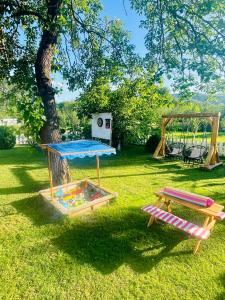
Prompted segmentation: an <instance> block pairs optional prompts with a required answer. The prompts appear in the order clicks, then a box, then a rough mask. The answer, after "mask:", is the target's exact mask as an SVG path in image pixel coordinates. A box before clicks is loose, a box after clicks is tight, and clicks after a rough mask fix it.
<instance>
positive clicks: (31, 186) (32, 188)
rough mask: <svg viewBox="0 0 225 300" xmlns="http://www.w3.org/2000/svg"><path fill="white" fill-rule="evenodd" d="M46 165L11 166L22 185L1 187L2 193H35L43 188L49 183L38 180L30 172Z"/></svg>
mask: <svg viewBox="0 0 225 300" xmlns="http://www.w3.org/2000/svg"><path fill="white" fill-rule="evenodd" d="M42 168H44V167H39V166H38V167H28V166H19V167H14V168H11V169H10V170H11V172H12V173H13V175H14V176H15V177H16V178H17V180H18V181H19V183H20V184H21V185H20V186H15V187H6V188H0V194H1V195H10V194H24V193H35V192H37V191H39V190H41V189H44V188H45V187H46V185H47V181H42V182H40V181H36V180H34V179H33V177H32V176H30V174H29V172H32V171H35V170H39V169H42Z"/></svg>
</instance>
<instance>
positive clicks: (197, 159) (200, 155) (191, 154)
mask: <svg viewBox="0 0 225 300" xmlns="http://www.w3.org/2000/svg"><path fill="white" fill-rule="evenodd" d="M206 156H207V148H206V147H205V146H202V145H194V146H191V147H189V148H187V149H185V150H184V153H183V160H184V162H185V163H191V162H192V163H193V164H194V163H199V164H202V163H203V160H204V159H205V158H206Z"/></svg>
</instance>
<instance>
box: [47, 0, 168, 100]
mask: <svg viewBox="0 0 225 300" xmlns="http://www.w3.org/2000/svg"><path fill="white" fill-rule="evenodd" d="M123 3H124V5H123ZM102 4H103V6H104V10H103V13H102V14H103V16H108V17H110V18H111V19H120V20H122V22H123V24H124V28H125V29H126V30H128V31H129V32H130V34H131V42H132V43H133V44H134V45H135V46H136V51H137V53H138V54H139V55H141V56H144V55H145V53H146V48H145V45H144V37H145V33H146V32H145V30H144V29H141V28H139V24H140V20H141V17H140V16H139V15H138V14H137V13H136V12H135V11H133V10H132V9H131V7H130V1H129V0H124V1H123V0H102ZM53 80H54V83H55V85H56V86H58V87H61V88H62V89H63V92H62V93H61V94H60V95H57V96H56V101H57V102H60V101H66V100H73V99H74V98H75V97H76V95H77V94H78V93H77V92H70V91H69V90H68V89H67V86H66V84H65V83H64V82H63V80H62V78H60V76H59V75H58V74H57V75H55V77H54V78H53ZM165 84H166V85H167V86H169V83H168V82H167V81H166V82H165Z"/></svg>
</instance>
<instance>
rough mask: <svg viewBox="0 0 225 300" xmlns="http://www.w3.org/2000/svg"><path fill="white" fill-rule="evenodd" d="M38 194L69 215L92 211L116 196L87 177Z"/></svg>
mask: <svg viewBox="0 0 225 300" xmlns="http://www.w3.org/2000/svg"><path fill="white" fill-rule="evenodd" d="M39 194H40V195H41V196H42V197H43V199H44V201H45V202H47V203H48V204H49V205H51V206H53V207H54V208H55V209H56V210H57V211H58V212H60V213H61V214H63V215H67V216H70V217H72V216H75V215H78V214H83V213H85V212H88V211H93V210H94V209H96V208H97V207H100V206H102V205H105V204H107V203H109V202H110V201H111V200H113V199H114V198H116V196H117V193H113V192H109V191H108V190H106V189H105V188H102V187H99V186H98V185H96V184H94V183H93V182H91V181H90V180H88V179H85V180H79V181H76V182H70V183H68V184H65V185H60V186H56V187H53V188H52V189H51V188H49V189H45V190H41V191H39Z"/></svg>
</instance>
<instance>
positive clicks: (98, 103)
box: [77, 73, 172, 144]
mask: <svg viewBox="0 0 225 300" xmlns="http://www.w3.org/2000/svg"><path fill="white" fill-rule="evenodd" d="M171 101H172V96H171V95H170V94H169V92H168V91H167V90H166V89H165V88H163V86H162V84H161V85H156V84H154V83H153V82H152V74H148V73H145V74H142V75H141V76H136V78H135V79H128V78H124V80H123V81H122V82H121V83H120V84H119V85H118V86H117V87H112V86H111V85H110V83H109V81H108V80H107V79H106V78H100V79H98V81H97V82H94V84H93V85H90V86H89V88H88V89H87V90H86V91H85V92H84V93H83V94H82V95H81V97H80V99H79V101H78V103H77V107H78V111H79V113H80V115H90V114H91V113H96V112H106V111H110V112H112V114H113V139H114V142H115V144H117V143H118V141H119V140H120V141H121V142H126V143H134V142H135V143H137V142H140V141H143V140H145V139H146V138H147V137H148V136H149V135H150V134H151V133H152V130H153V129H154V128H156V127H157V126H158V124H159V123H160V122H161V118H160V115H161V113H162V110H165V109H166V107H168V106H169V105H170V104H171Z"/></svg>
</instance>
